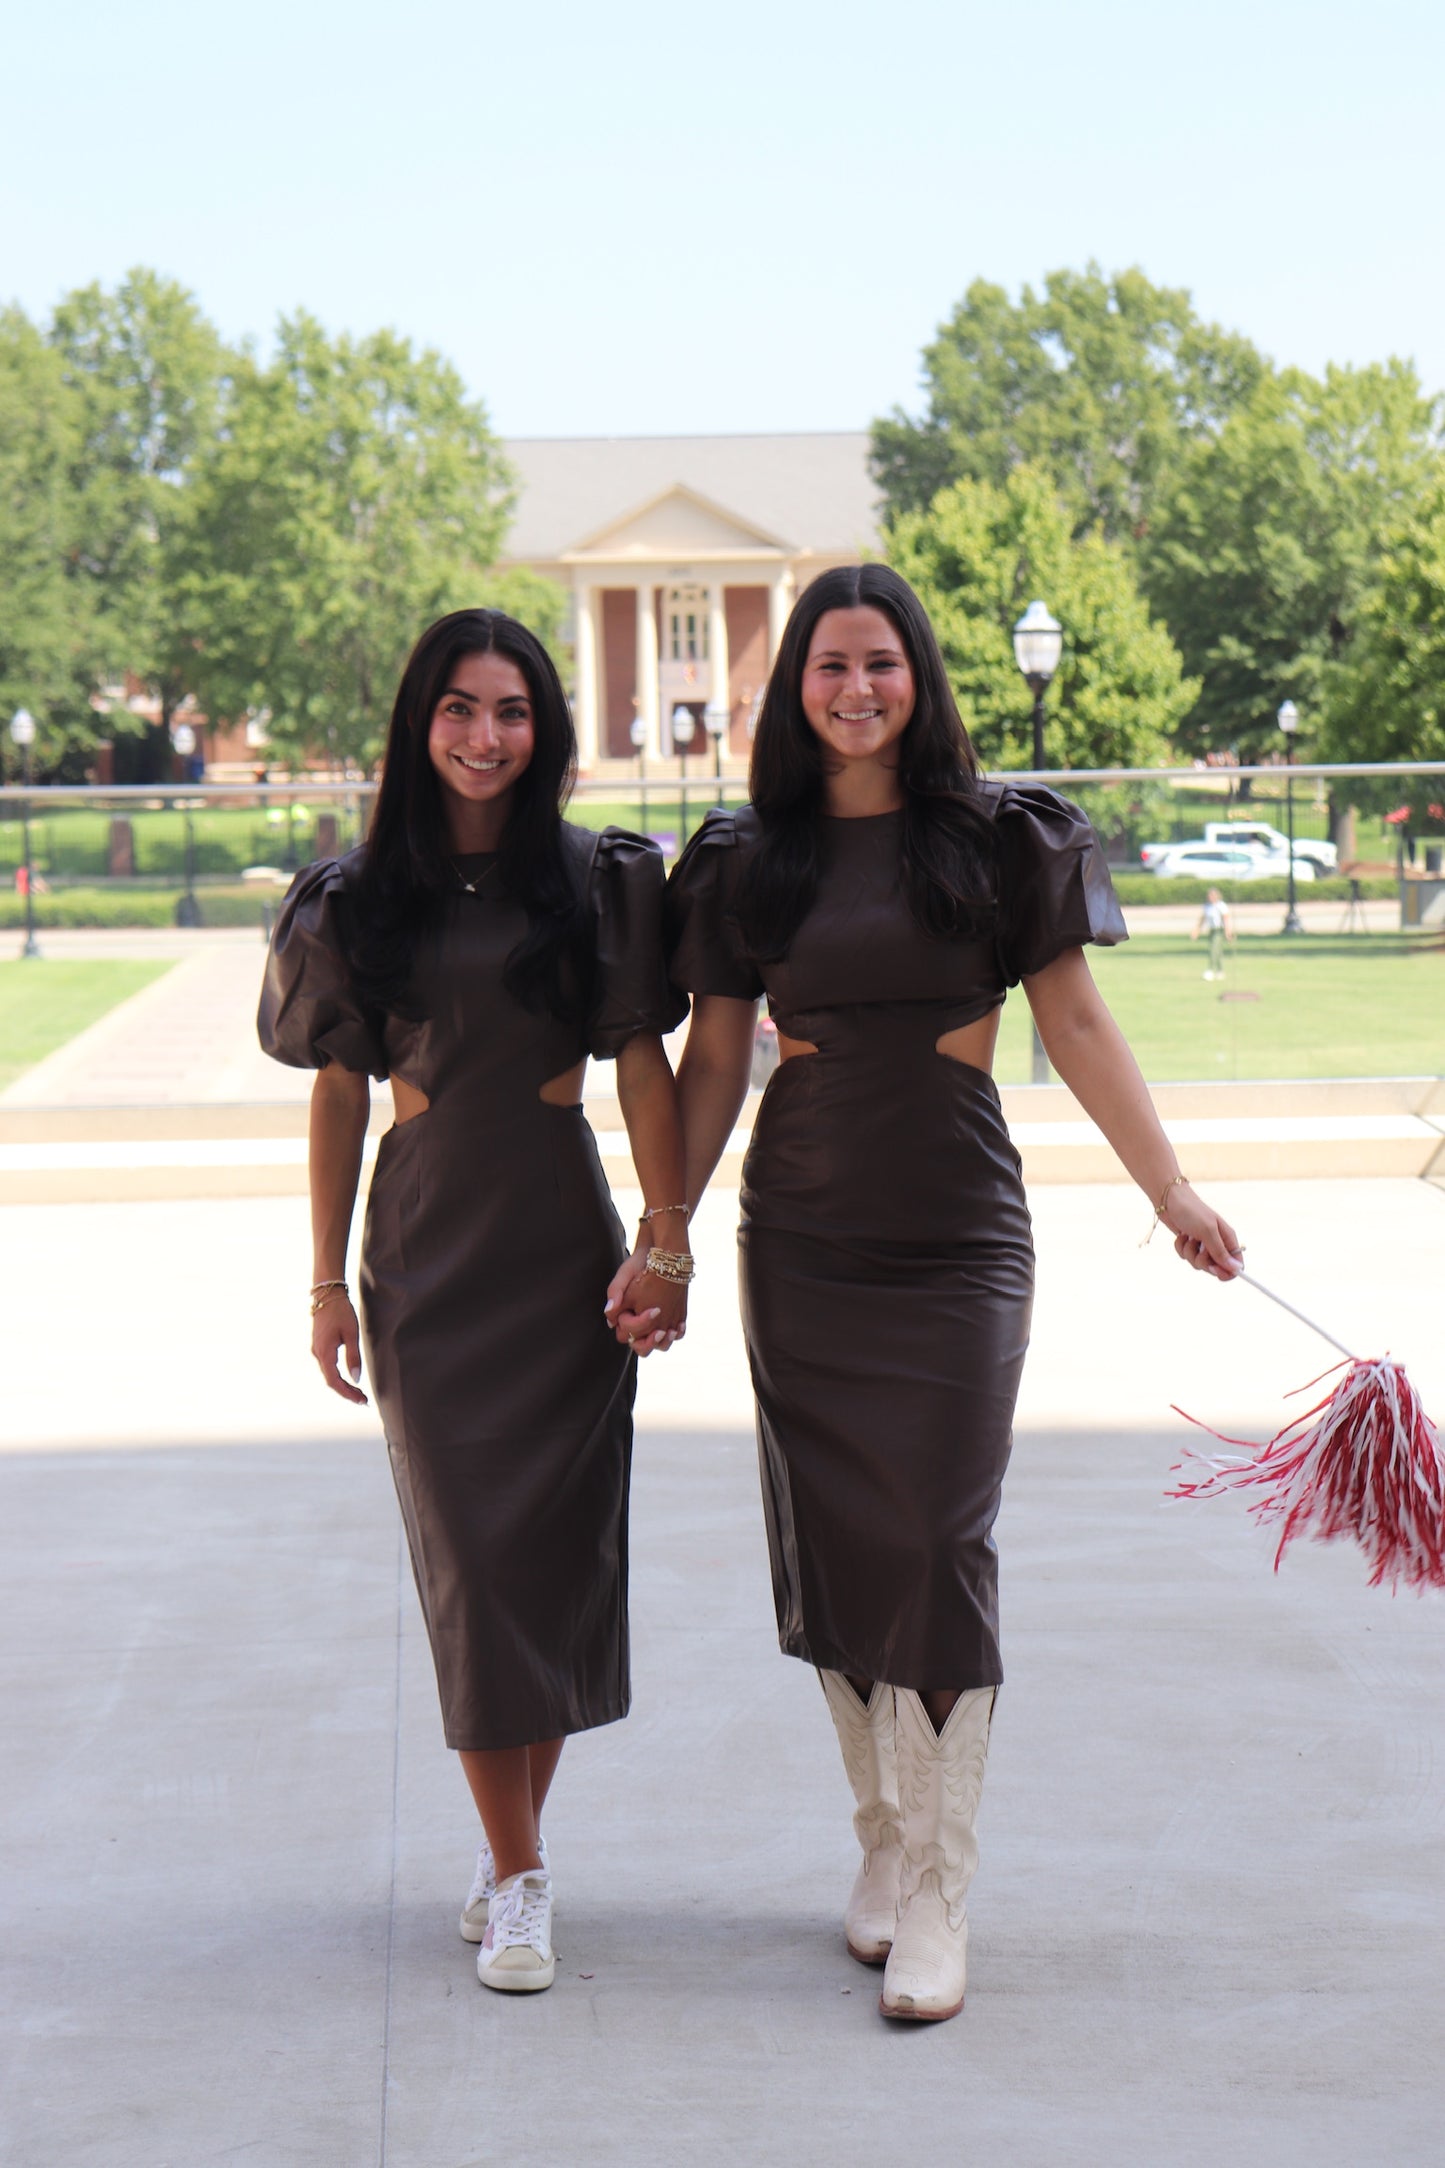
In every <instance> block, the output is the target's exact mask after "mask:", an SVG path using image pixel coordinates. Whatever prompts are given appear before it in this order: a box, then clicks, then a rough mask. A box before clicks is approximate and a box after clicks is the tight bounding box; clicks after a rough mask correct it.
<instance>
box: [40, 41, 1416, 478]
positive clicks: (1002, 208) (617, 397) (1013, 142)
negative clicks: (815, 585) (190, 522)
mask: <svg viewBox="0 0 1445 2168" xmlns="http://www.w3.org/2000/svg"><path fill="white" fill-rule="evenodd" d="M5 76H6V91H5V98H4V132H3V157H0V298H9V299H14V300H16V301H18V302H19V303H20V304H21V305H22V306H23V307H24V308H25V309H27V310H28V311H29V312H30V313H31V314H32V315H36V316H40V315H43V314H44V313H45V312H46V311H47V310H48V309H49V307H50V306H51V305H52V304H53V302H54V301H55V300H56V298H57V297H58V296H59V295H60V294H61V293H63V292H64V291H66V290H67V289H68V288H70V287H72V286H75V285H79V284H83V283H85V282H88V281H89V280H91V279H97V278H98V279H101V280H103V281H106V282H110V281H113V280H115V279H116V278H117V277H118V276H119V275H120V274H121V273H122V272H123V271H124V270H125V269H126V268H127V267H128V266H129V265H132V264H136V263H146V264H152V265H155V266H156V267H157V268H158V269H160V270H162V271H164V272H166V273H168V274H170V275H172V276H174V277H176V278H179V279H182V280H183V281H185V283H186V284H187V285H188V286H190V287H191V288H192V289H193V290H194V292H195V293H196V294H197V296H198V297H199V299H200V301H201V303H202V305H203V307H204V308H205V310H206V311H207V313H208V314H209V315H210V316H211V317H212V318H213V320H214V321H215V322H216V323H218V324H219V326H220V327H221V329H222V330H223V331H224V332H225V333H226V334H227V335H228V336H230V337H233V338H236V337H241V336H244V335H249V336H252V337H254V338H255V339H257V340H258V341H259V342H260V343H261V344H262V345H263V346H264V344H265V343H266V341H267V339H268V337H269V334H270V332H271V329H272V327H273V326H274V323H275V320H276V317H277V315H278V314H279V313H280V312H281V311H282V310H285V309H289V308H293V307H296V306H298V305H303V306H305V307H307V308H309V309H311V310H312V311H314V312H315V313H316V314H317V315H318V316H320V317H321V319H322V320H323V321H324V322H325V323H326V324H327V325H328V326H329V327H330V328H332V329H333V330H339V329H342V328H346V329H350V330H354V331H366V330H370V329H373V328H375V327H376V326H378V325H381V324H390V325H395V326H396V327H398V328H399V329H400V330H402V331H404V332H406V333H408V334H409V335H410V336H411V337H412V338H414V339H415V340H417V341H419V342H421V343H424V344H429V345H434V346H436V347H438V348H440V349H441V350H442V352H443V353H445V354H447V355H448V356H449V357H450V358H451V359H452V360H453V361H455V363H456V364H457V366H458V367H459V368H460V370H461V372H462V374H463V376H464V377H465V379H466V381H467V383H468V385H469V387H470V388H471V389H472V391H473V392H475V393H477V394H478V395H480V396H481V397H483V398H484V399H485V400H486V402H487V404H488V407H489V409H490V411H491V415H492V419H493V421H494V423H495V425H496V426H497V427H498V428H499V429H501V430H502V431H504V432H505V433H507V434H510V435H546V436H560V435H573V434H594V433H595V434H607V433H614V432H615V433H621V434H627V433H633V432H669V431H676V430H697V431H715V430H754V429H839V428H858V427H863V426H866V425H867V423H868V422H869V421H870V420H871V418H872V417H873V416H874V415H876V414H878V413H880V412H882V411H884V410H886V409H887V408H889V407H890V406H892V405H894V404H895V403H900V404H903V405H905V406H907V405H912V404H914V403H915V401H916V396H917V379H918V355H919V349H920V347H921V346H922V344H923V342H924V341H925V340H926V339H927V338H928V337H929V336H930V334H931V332H932V331H933V329H934V327H935V326H936V324H937V323H938V322H939V320H940V319H941V318H942V317H943V316H944V315H945V314H946V312H947V311H948V309H949V308H950V307H951V305H952V303H953V302H954V301H955V300H956V299H957V298H958V297H959V295H961V294H962V292H963V290H964V288H965V287H966V286H967V285H968V283H969V281H970V280H971V279H973V278H975V277H978V276H980V275H982V276H985V277H988V278H991V279H994V280H997V281H999V282H1001V283H1003V284H1005V285H1007V286H1009V287H1010V288H1012V289H1016V288H1017V287H1018V285H1019V284H1020V283H1021V282H1023V281H1024V280H1037V279H1039V278H1040V277H1041V276H1042V274H1043V273H1044V272H1046V271H1048V270H1050V269H1052V268H1055V267H1057V266H1060V265H1075V266H1077V265H1082V264H1084V263H1085V262H1086V261H1087V260H1088V259H1089V258H1090V257H1093V258H1095V259H1097V260H1098V261H1099V262H1100V263H1101V264H1102V265H1103V266H1104V267H1105V268H1107V269H1114V268H1119V267H1122V266H1124V265H1127V264H1134V263H1137V264H1140V265H1142V267H1143V268H1144V269H1145V271H1147V272H1148V274H1149V275H1150V276H1151V277H1152V278H1154V279H1157V280H1158V281H1160V282H1161V283H1164V284H1169V285H1179V286H1187V287H1189V288H1190V289H1191V290H1192V292H1193V294H1194V296H1195V300H1196V303H1197V305H1198V307H1199V308H1200V310H1201V311H1202V312H1203V313H1204V314H1205V315H1206V316H1208V317H1211V318H1213V319H1215V320H1217V321H1219V322H1222V323H1224V324H1227V325H1230V326H1232V327H1235V328H1237V329H1239V330H1242V331H1244V332H1247V333H1248V334H1249V335H1250V336H1251V337H1252V338H1254V339H1255V340H1256V341H1257V342H1258V343H1259V344H1260V345H1261V346H1262V347H1263V348H1264V349H1265V350H1266V351H1267V352H1268V353H1270V354H1272V355H1273V356H1274V357H1275V358H1276V359H1277V360H1280V361H1291V362H1298V363H1300V364H1302V365H1303V366H1305V367H1307V368H1311V369H1319V368H1321V367H1322V366H1323V365H1324V363H1325V362H1326V361H1329V360H1335V361H1367V360H1371V359H1375V358H1379V357H1383V356H1384V355H1386V354H1390V353H1398V354H1403V355H1407V356H1410V357H1413V359H1414V360H1415V362H1416V364H1417V366H1418V367H1419V369H1420V371H1421V373H1422V376H1423V377H1424V379H1425V381H1426V383H1427V385H1428V386H1429V387H1430V388H1431V389H1439V388H1445V277H1442V269H1445V265H1442V244H1441V214H1442V204H1445V189H1442V179H1445V151H1442V142H1445V128H1442V124H1441V113H1442V110H1445V7H1442V6H1441V5H1440V4H1439V0H1371V4H1365V0H1354V4H1352V5H1345V4H1342V0H1315V4H1314V5H1309V6H1306V5H1303V4H1297V0H1213V4H1212V5H1208V6H1204V5H1199V4H1196V5H1195V6H1194V7H1192V8H1187V9H1186V8H1181V7H1172V8H1171V7H1168V6H1161V5H1160V4H1159V0H1152V4H1143V0H1096V4H1094V5H1087V4H1084V0H1064V4H1059V0H1035V4H1034V5H1032V6H1030V7H1027V8H1001V7H999V6H998V5H997V4H996V0H994V4H991V5H988V6H980V5H977V4H975V0H943V4H940V0H893V4H892V5H891V6H890V5H879V4H877V0H869V4H867V5H859V4H857V0H831V4H829V5H827V6H824V5H821V4H814V5H808V6H800V5H797V4H790V0H713V5H712V6H710V7H709V6H702V5H698V4H697V0H690V4H675V5H672V6H662V5H658V4H655V0H641V4H632V5H629V4H628V0H616V4H615V5H612V6H608V5H605V4H601V0H587V4H586V5H581V4H578V0H551V4H547V0H533V4H532V5H531V6H525V5H521V4H518V0H509V4H508V5H507V6H506V7H505V8H501V7H498V6H496V5H494V4H490V0H482V4H476V0H472V4H468V5H461V4H457V0H412V4H411V5H410V6H409V7H403V6H398V5H393V6H388V7H381V6H378V5H376V4H375V0H351V4H349V5H347V6H345V7H342V6H339V5H337V4H335V0H326V4H323V5H317V4H314V0H289V4H283V0H248V4H246V5H244V6H232V7H229V8H224V9H222V8H216V7H198V6H196V5H195V4H194V0H185V4H180V0H129V4H127V5H125V6H116V5H115V4H114V0H105V4H104V5H98V4H96V0H69V4H68V5H66V6H63V7H55V8H50V9H41V8H39V7H31V8H28V9H26V10H24V11H23V12H22V11H20V10H18V9H17V10H12V11H10V13H9V16H8V20H7V28H6V33H5Z"/></svg>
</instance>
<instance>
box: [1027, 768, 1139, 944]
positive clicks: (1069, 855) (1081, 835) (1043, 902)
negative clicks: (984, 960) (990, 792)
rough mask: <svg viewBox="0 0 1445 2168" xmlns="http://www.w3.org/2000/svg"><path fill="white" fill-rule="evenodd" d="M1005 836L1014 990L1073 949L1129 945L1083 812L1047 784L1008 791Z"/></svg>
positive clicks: (1112, 886) (1105, 868)
mask: <svg viewBox="0 0 1445 2168" xmlns="http://www.w3.org/2000/svg"><path fill="white" fill-rule="evenodd" d="M995 821H996V826H997V836H998V900H999V931H998V949H999V962H1000V964H1001V965H1002V967H1003V975H1004V981H1005V984H1006V985H1009V986H1015V985H1017V983H1018V981H1019V980H1020V979H1022V978H1027V977H1028V976H1029V974H1030V973H1031V972H1034V971H1042V970H1043V968H1044V966H1045V965H1046V964H1051V963H1052V962H1053V961H1054V959H1055V957H1057V956H1062V954H1063V953H1064V950H1065V949H1071V948H1081V947H1082V946H1083V945H1084V943H1085V942H1088V941H1092V942H1096V943H1098V944H1099V945H1100V946H1101V947H1104V948H1112V947H1114V946H1115V944H1116V943H1118V942H1120V941H1127V940H1128V938H1129V932H1128V928H1127V927H1126V926H1125V924H1124V914H1123V912H1122V911H1121V910H1120V909H1119V899H1118V897H1117V896H1116V895H1115V894H1114V884H1113V882H1112V881H1111V880H1110V878H1109V869H1108V867H1107V866H1106V865H1105V863H1104V853H1103V850H1102V848H1101V846H1100V843H1099V839H1098V837H1097V836H1096V835H1095V833H1094V831H1093V828H1092V827H1091V826H1090V824H1089V821H1088V819H1087V817H1086V816H1085V815H1084V813H1082V812H1081V811H1080V809H1079V807H1078V806H1076V805H1072V804H1070V802H1069V800H1068V799H1067V798H1061V797H1059V795H1058V793H1057V792H1056V791H1052V790H1048V789H1046V788H1045V786H1044V785H1043V784H1041V783H1005V784H1004V785H1003V788H1002V791H1001V793H1000V797H999V801H998V808H997V812H996V814H995Z"/></svg>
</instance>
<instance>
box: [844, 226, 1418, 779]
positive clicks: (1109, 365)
mask: <svg viewBox="0 0 1445 2168" xmlns="http://www.w3.org/2000/svg"><path fill="white" fill-rule="evenodd" d="M924 384H925V391H926V405H925V408H924V411H923V413H922V415H921V417H919V418H918V419H913V418H911V417H909V416H908V415H905V414H902V413H899V412H895V413H894V414H892V415H890V416H889V417H887V418H886V419H884V420H882V421H879V422H877V423H876V424H875V425H874V431H873V466H874V471H875V474H876V475H877V477H878V479H879V481H880V483H881V484H882V487H883V491H884V511H885V525H886V527H887V528H888V529H889V530H890V531H891V532H892V534H893V535H894V536H898V535H900V534H902V533H903V532H904V531H905V528H906V531H907V532H908V533H909V535H910V537H911V538H912V540H911V542H910V547H912V548H915V549H916V548H917V546H918V535H919V533H920V529H919V528H918V527H917V525H916V524H915V525H913V526H908V525H907V523H908V522H910V521H911V522H915V523H916V522H918V521H922V522H924V523H925V524H926V523H927V522H928V521H929V520H931V519H933V518H935V517H936V516H939V517H941V516H942V515H941V514H940V513H939V510H938V508H939V507H940V505H942V504H944V503H945V502H946V501H947V502H949V503H952V502H953V500H952V498H951V496H948V495H947V493H949V492H951V491H952V490H953V489H954V488H955V487H956V486H958V485H960V484H963V483H966V482H973V483H987V484H990V485H992V486H993V487H995V488H1000V487H1005V486H1006V485H1007V484H1008V482H1009V479H1010V477H1011V476H1014V475H1017V474H1019V473H1021V472H1024V471H1031V472H1034V473H1036V474H1039V475H1043V476H1047V477H1048V479H1049V481H1050V482H1051V484H1052V487H1053V490H1054V492H1055V494H1056V496H1057V499H1058V502H1059V503H1060V505H1061V506H1062V507H1063V508H1064V512H1065V514H1066V515H1067V519H1068V521H1069V524H1070V527H1071V529H1072V532H1073V534H1074V536H1075V537H1076V538H1080V539H1082V538H1086V537H1092V538H1095V539H1098V540H1102V541H1105V542H1110V543H1114V544H1117V545H1118V546H1120V547H1121V548H1122V549H1123V550H1124V552H1125V553H1126V556H1127V558H1128V561H1129V563H1130V564H1131V565H1132V567H1133V570H1134V572H1135V574H1136V576H1137V580H1138V584H1139V588H1140V591H1141V592H1142V594H1143V595H1144V596H1145V597H1146V598H1147V600H1148V603H1149V605H1150V607H1151V609H1152V611H1153V612H1154V615H1155V617H1156V618H1157V619H1159V620H1160V621H1161V622H1162V624H1163V626H1164V627H1166V628H1167V630H1168V633H1169V635H1170V637H1171V638H1172V640H1173V643H1174V645H1175V647H1176V648H1177V649H1178V651H1179V654H1180V656H1181V657H1182V661H1183V667H1184V670H1185V672H1186V673H1187V675H1188V678H1189V679H1190V680H1191V681H1192V682H1193V684H1194V688H1195V695H1196V697H1195V699H1194V701H1193V703H1192V705H1190V706H1189V707H1188V711H1187V712H1185V711H1184V710H1178V711H1177V712H1175V719H1174V722H1173V723H1172V725H1171V726H1170V731H1171V736H1172V738H1173V740H1174V743H1173V747H1172V750H1173V752H1174V754H1175V756H1176V757H1177V755H1178V754H1181V753H1182V754H1186V755H1187V754H1199V753H1205V752H1209V751H1225V750H1228V751H1230V752H1233V753H1235V754H1236V755H1238V756H1239V757H1240V758H1242V759H1249V758H1252V757H1254V756H1256V755H1258V754H1259V753H1260V752H1261V751H1263V750H1265V749H1267V748H1270V749H1272V748H1277V746H1278V743H1279V739H1278V734H1277V728H1276V721H1275V718H1276V712H1277V710H1278V707H1279V704H1280V702H1281V701H1282V700H1283V699H1285V698H1286V697H1289V698H1292V699H1294V700H1296V701H1297V702H1298V703H1299V704H1300V705H1301V707H1303V708H1304V709H1305V710H1306V712H1308V713H1310V714H1311V715H1313V716H1319V715H1321V714H1322V713H1324V712H1325V711H1326V710H1327V709H1328V708H1329V707H1330V705H1331V698H1332V695H1331V691H1330V686H1331V681H1332V677H1333V675H1334V674H1335V673H1336V672H1337V671H1339V670H1341V669H1343V668H1344V666H1345V663H1346V660H1347V657H1348V651H1349V647H1350V643H1351V640H1352V637H1353V634H1354V631H1355V627H1356V625H1357V624H1358V623H1360V622H1361V619H1362V613H1363V612H1364V611H1365V609H1366V606H1367V603H1368V599H1369V597H1370V595H1371V594H1372V592H1373V588H1374V583H1375V581H1376V578H1377V575H1378V568H1379V563H1380V553H1381V550H1382V547H1383V545H1384V538H1385V537H1386V535H1387V534H1389V533H1390V532H1391V531H1392V530H1394V529H1395V528H1396V527H1398V525H1399V523H1400V521H1401V520H1402V518H1404V517H1405V516H1406V515H1407V514H1408V512H1409V511H1410V508H1411V507H1412V506H1414V505H1417V504H1418V503H1419V502H1420V500H1421V498H1422V496H1423V495H1424V494H1425V493H1427V492H1428V491H1429V489H1430V487H1431V486H1432V481H1433V478H1434V477H1435V476H1436V475H1437V474H1438V472H1439V469H1440V456H1441V455H1440V437H1439V419H1440V406H1439V402H1437V401H1434V400H1431V399H1429V398H1427V397H1426V396H1425V395H1424V393H1423V392H1422V390H1421V387H1420V384H1419V381H1418V378H1417V377H1416V375H1415V372H1414V370H1413V369H1412V368H1411V367H1410V366H1409V365H1408V364H1407V363H1404V362H1400V361H1389V362H1385V363H1381V364H1377V365H1371V366H1369V367H1364V368H1333V367H1332V368H1329V369H1327V370H1326V372H1325V374H1324V376H1323V378H1321V379H1316V378H1314V377H1311V376H1309V375H1307V374H1306V373H1305V372H1304V371H1302V370H1298V369H1287V370H1277V369H1275V367H1274V366H1273V365H1272V364H1271V363H1270V362H1269V361H1267V360H1266V359H1265V357H1264V356H1262V355H1261V354H1260V353H1258V352H1257V350H1256V349H1255V348H1254V347H1253V346H1252V345H1250V343H1249V341H1248V340H1246V339H1243V338H1241V337H1239V336H1238V335H1237V334H1235V333H1232V332H1227V331H1223V330H1221V329H1219V328H1218V327H1217V326H1215V325H1210V324H1206V323H1204V322H1203V321H1201V319H1200V318H1199V317H1198V316H1197V314H1196V313H1195V310H1194V306H1193V303H1192V301H1191V299H1190V297H1189V295H1188V294H1187V293H1185V292H1182V291H1178V290H1175V289H1171V288H1165V287H1156V286H1154V285H1152V284H1151V283H1150V281H1149V280H1148V279H1146V278H1145V277H1144V275H1143V273H1142V272H1139V271H1126V272H1120V273H1117V274H1114V275H1113V276H1111V277H1106V276H1105V275H1104V274H1103V273H1102V272H1101V271H1100V270H1099V269H1098V267H1097V266H1095V265H1090V266H1089V267H1088V269H1087V270H1085V271H1083V272H1072V271H1057V272H1054V273H1052V274H1051V275H1050V276H1049V277H1048V278H1047V279H1046V280H1045V281H1044V285H1043V289H1042V291H1041V292H1038V293H1035V292H1034V290H1033V289H1032V288H1030V287H1025V288H1024V289H1023V291H1022V293H1021V295H1020V297H1019V299H1018V300H1017V301H1013V300H1011V299H1010V297H1009V296H1008V294H1007V293H1006V292H1005V291H1004V290H1003V288H1001V287H998V286H994V285H990V284H988V283H987V282H986V281H983V280H977V281H975V283H974V284H973V285H972V286H971V287H970V288H969V289H968V292H967V293H966V294H965V296H964V298H963V300H962V301H961V302H960V304H959V305H958V307H957V309H955V311H954V312H953V315H952V316H951V317H950V318H949V320H948V322H947V323H945V324H944V325H942V326H941V328H940V330H939V333H938V336H937V338H936V339H935V340H934V341H933V342H932V343H931V344H930V345H929V346H928V347H927V348H926V349H925V351H924ZM940 492H943V493H945V495H944V496H941V495H940ZM949 517H950V518H953V519H956V517H957V512H956V506H955V508H954V510H953V511H952V512H950V514H949ZM891 546H892V545H890V547H891ZM1038 592H1039V593H1040V594H1041V595H1042V597H1043V599H1045V600H1046V601H1047V602H1048V603H1049V604H1050V606H1051V607H1052V608H1053V609H1054V610H1055V612H1056V613H1057V614H1058V615H1059V616H1060V617H1061V618H1062V619H1063V620H1064V623H1065V626H1066V628H1067V629H1068V630H1069V632H1070V634H1071V635H1072V632H1073V627H1072V626H1071V625H1070V622H1069V618H1068V613H1067V609H1066V606H1065V601H1064V597H1063V592H1062V589H1060V590H1058V591H1055V592H1050V588H1049V584H1048V582H1047V581H1045V580H1041V581H1040V582H1039V584H1038ZM1341 712H1342V713H1343V712H1344V711H1343V709H1341ZM1417 750H1418V748H1417Z"/></svg>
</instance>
